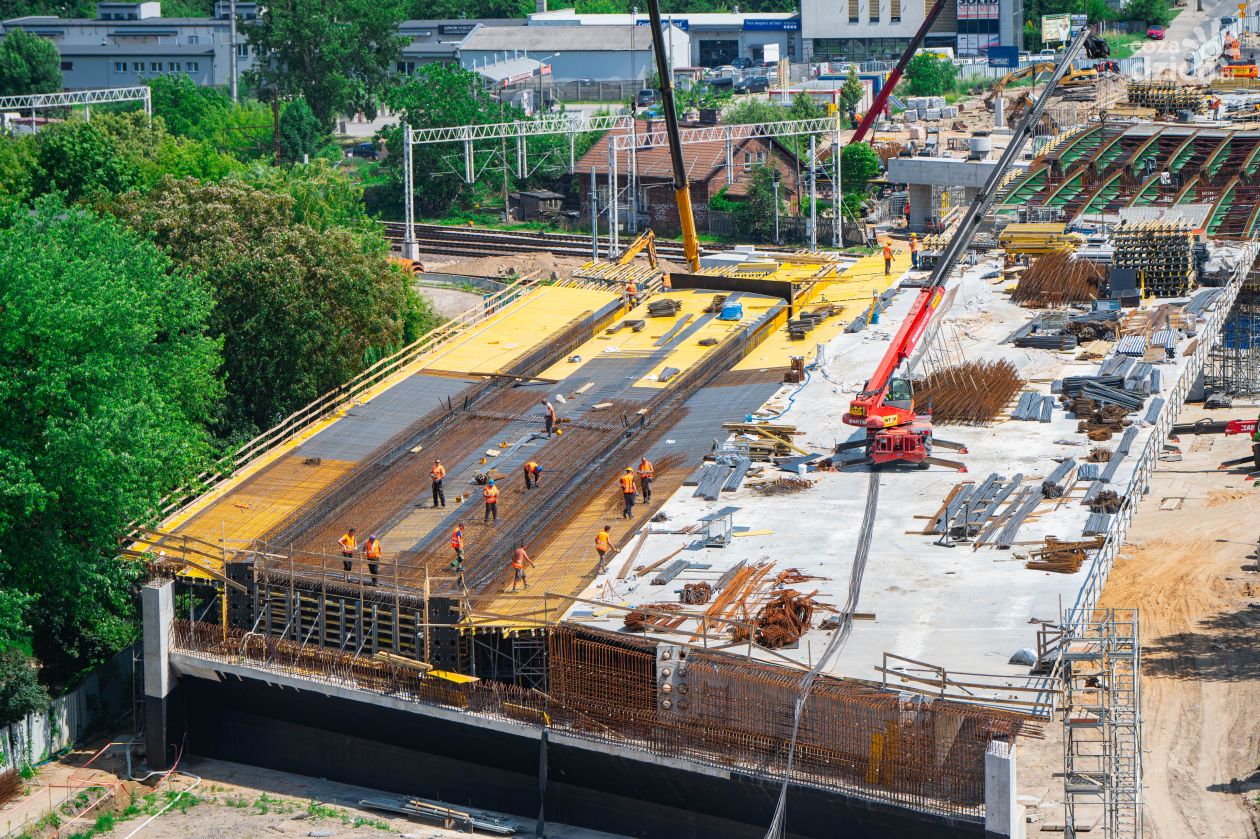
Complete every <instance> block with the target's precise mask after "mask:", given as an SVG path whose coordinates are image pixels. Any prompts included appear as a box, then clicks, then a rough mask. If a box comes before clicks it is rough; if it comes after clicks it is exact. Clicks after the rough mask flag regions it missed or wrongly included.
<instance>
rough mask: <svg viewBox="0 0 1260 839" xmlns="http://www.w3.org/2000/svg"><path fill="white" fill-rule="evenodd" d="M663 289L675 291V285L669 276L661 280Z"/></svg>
mask: <svg viewBox="0 0 1260 839" xmlns="http://www.w3.org/2000/svg"><path fill="white" fill-rule="evenodd" d="M661 288H663V289H665V290H666V291H673V290H674V283H673V281H671V280H670V278H669V274H666V275H665V276H664V277H663V278H662V279H661Z"/></svg>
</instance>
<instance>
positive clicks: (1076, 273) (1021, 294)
mask: <svg viewBox="0 0 1260 839" xmlns="http://www.w3.org/2000/svg"><path fill="white" fill-rule="evenodd" d="M1106 282H1107V272H1106V270H1105V269H1104V268H1102V267H1101V266H1099V265H1096V264H1095V263H1093V262H1089V261H1088V260H1084V259H1076V258H1075V257H1074V256H1072V255H1071V254H1068V253H1062V252H1056V253H1048V254H1045V255H1044V256H1039V257H1037V258H1036V259H1035V260H1033V263H1032V265H1031V266H1029V268H1028V270H1027V271H1025V272H1024V273H1023V275H1022V276H1021V277H1020V278H1019V285H1017V286H1016V287H1015V292H1014V294H1012V295H1011V301H1012V302H1014V303H1018V304H1019V305H1021V306H1027V307H1029V308H1038V309H1042V308H1048V307H1052V306H1063V305H1066V304H1069V303H1088V302H1089V301H1091V300H1094V299H1096V298H1097V297H1098V296H1099V294H1100V293H1101V292H1102V289H1103V286H1104V285H1105V284H1106Z"/></svg>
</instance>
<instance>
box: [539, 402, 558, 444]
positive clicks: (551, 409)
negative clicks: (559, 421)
mask: <svg viewBox="0 0 1260 839" xmlns="http://www.w3.org/2000/svg"><path fill="white" fill-rule="evenodd" d="M542 405H543V407H544V408H545V409H546V411H547V416H546V418H545V419H544V422H546V424H547V436H548V437H550V436H551V432H552V431H554V430H555V428H556V408H555V406H554V405H552V404H551V403H550V402H548V401H547V400H546V399H544V400H543V401H542Z"/></svg>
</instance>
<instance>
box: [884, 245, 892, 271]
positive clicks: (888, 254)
mask: <svg viewBox="0 0 1260 839" xmlns="http://www.w3.org/2000/svg"><path fill="white" fill-rule="evenodd" d="M891 273H892V245H887V244H886V245H884V276H885V277H887V276H888V275H889V274H891Z"/></svg>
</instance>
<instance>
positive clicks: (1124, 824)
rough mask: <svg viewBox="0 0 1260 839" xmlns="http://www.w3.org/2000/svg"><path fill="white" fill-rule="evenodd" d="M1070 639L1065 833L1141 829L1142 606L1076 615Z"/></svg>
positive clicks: (1066, 652) (1071, 837)
mask: <svg viewBox="0 0 1260 839" xmlns="http://www.w3.org/2000/svg"><path fill="white" fill-rule="evenodd" d="M1064 624H1065V626H1066V627H1067V631H1066V637H1065V639H1064V643H1063V653H1062V655H1063V661H1064V663H1065V689H1066V697H1065V700H1066V701H1065V703H1064V711H1063V726H1064V738H1063V768H1064V774H1063V803H1064V839H1078V837H1079V835H1080V834H1083V833H1085V832H1087V831H1089V832H1091V835H1092V831H1093V829H1094V828H1095V827H1100V828H1101V832H1102V834H1103V835H1104V836H1106V837H1108V839H1139V837H1141V836H1142V718H1141V690H1140V670H1139V667H1140V666H1141V644H1140V635H1139V623H1138V613H1137V610H1136V609H1094V610H1091V611H1090V612H1088V613H1086V614H1084V615H1079V616H1075V619H1073V616H1069V619H1068V620H1066V621H1065V622H1064Z"/></svg>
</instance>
